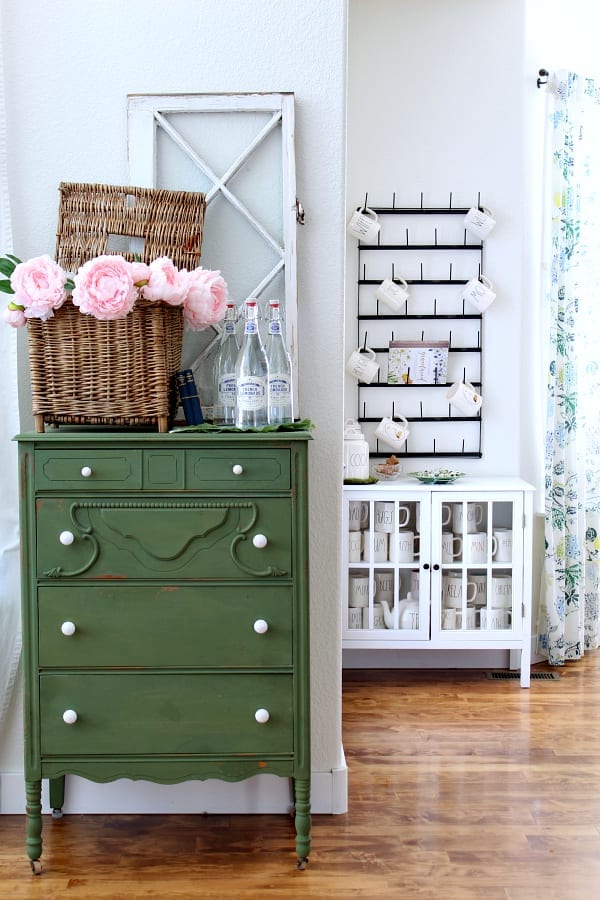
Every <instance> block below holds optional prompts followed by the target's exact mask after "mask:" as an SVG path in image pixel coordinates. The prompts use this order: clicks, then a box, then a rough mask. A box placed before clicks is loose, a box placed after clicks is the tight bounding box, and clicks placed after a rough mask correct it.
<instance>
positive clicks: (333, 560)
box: [0, 0, 346, 812]
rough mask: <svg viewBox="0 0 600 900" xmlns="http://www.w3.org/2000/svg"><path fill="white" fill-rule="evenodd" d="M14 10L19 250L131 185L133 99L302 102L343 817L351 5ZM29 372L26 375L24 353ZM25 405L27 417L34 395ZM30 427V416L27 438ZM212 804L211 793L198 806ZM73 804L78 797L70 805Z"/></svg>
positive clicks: (305, 311) (319, 466)
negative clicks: (212, 95) (68, 211)
mask: <svg viewBox="0 0 600 900" xmlns="http://www.w3.org/2000/svg"><path fill="white" fill-rule="evenodd" d="M2 3H3V21H4V26H5V28H4V34H3V36H2V39H3V41H4V51H5V70H6V80H7V82H8V85H9V91H8V96H7V119H8V121H7V126H8V136H9V160H8V163H9V176H10V186H11V203H12V210H13V224H14V247H15V253H17V255H19V256H21V257H27V256H32V255H37V254H39V253H42V252H49V253H51V254H52V253H53V252H54V234H55V227H56V212H57V204H58V193H57V187H58V184H59V182H60V181H61V180H66V181H91V182H106V183H113V184H124V183H126V182H127V152H126V117H125V114H126V97H127V94H128V93H168V92H173V93H182V92H194V91H196V92H199V93H203V92H211V91H212V92H217V93H223V92H239V91H293V92H294V93H295V95H296V141H297V143H296V153H297V178H298V196H299V197H300V199H301V201H302V203H303V205H304V207H305V210H306V221H307V224H306V226H305V228H304V229H302V230H300V231H299V234H298V271H299V278H298V281H299V339H300V407H301V410H300V411H301V413H302V415H305V416H308V417H310V418H311V419H313V421H314V422H315V424H316V430H315V441H314V442H313V444H312V445H311V448H310V453H311V501H310V504H311V518H310V527H311V588H312V600H311V603H312V627H311V635H312V664H311V675H312V696H313V703H312V709H313V716H312V719H313V769H314V771H315V773H316V775H317V778H316V792H317V793H318V792H319V790H320V788H321V787H322V789H323V790H322V791H321V795H320V797H318V798H317V799H318V803H317V806H318V807H321V809H322V811H326V812H328V811H336V807H337V809H338V810H339V808H340V806H343V803H344V798H343V796H342V797H341V798H340V797H337V796H333V795H334V794H335V785H336V784H337V783H338V781H337V780H336V778H335V777H333V778H332V776H331V772H332V770H338V769H340V768H341V769H342V775H341V781H340V782H339V783H341V784H343V766H344V763H343V754H342V748H341V689H340V678H341V651H340V623H339V608H340V600H339V584H340V572H339V562H338V557H339V545H340V535H339V530H338V523H339V520H340V506H341V504H340V486H339V485H340V477H339V476H340V467H339V461H340V459H341V430H340V428H339V427H336V426H335V423H337V420H338V418H339V415H340V411H339V402H338V398H339V397H340V396H341V392H342V380H341V375H340V374H339V373H341V371H342V356H343V348H342V330H341V328H340V323H341V321H342V319H343V286H344V275H343V252H344V250H343V247H344V244H343V241H344V130H345V121H344V102H345V98H344V91H345V72H344V68H345V53H346V33H345V28H346V24H345V2H344V0H330V2H328V3H326V4H323V3H322V2H321V0H303V2H302V3H291V2H286V3H281V2H277V0H253V2H251V3H250V2H246V0H228V2H227V3H223V2H220V0H171V2H170V3H165V2H164V0H128V2H123V0H100V2H97V3H81V2H80V0H53V2H52V3H49V2H47V0H2ZM224 274H225V275H226V273H224ZM21 364H22V367H23V372H24V373H25V372H26V359H25V354H24V353H22V357H21ZM23 383H24V384H25V383H26V379H25V378H23ZM22 401H23V404H24V408H25V409H28V408H29V407H28V398H27V397H26V396H25V397H24V398H22ZM332 422H333V423H334V427H332V426H331V423H332ZM30 427H31V420H30V418H29V416H28V415H26V416H25V417H24V429H27V428H30ZM19 702H20V701H19V698H18V697H16V698H15V702H14V704H13V709H12V711H11V717H10V719H9V723H8V726H7V728H6V730H5V733H4V734H3V735H2V736H0V772H2V773H4V775H3V778H2V782H1V784H0V787H1V788H2V795H0V804H2V806H1V808H2V809H3V810H4V811H15V810H12V809H11V810H9V809H8V806H9V803H8V800H7V791H8V787H7V785H8V784H9V781H10V779H9V777H8V775H9V773H11V772H12V773H14V774H15V775H17V776H18V779H17V780H19V781H20V774H19V773H20V770H21V769H22V761H21V760H22V749H21V724H20V712H19ZM260 777H262V776H260ZM12 783H15V784H16V780H14V779H13V782H12ZM265 784H266V782H265ZM159 788H160V786H157V785H145V786H144V787H143V789H142V790H141V791H140V789H139V787H136V788H135V789H134V787H133V786H132V787H131V793H129V794H127V793H125V794H124V793H123V788H120V789H119V792H118V797H116V798H115V799H114V801H110V802H114V803H115V804H118V803H120V802H121V801H122V798H123V797H125V801H124V802H125V805H126V808H127V802H128V801H127V798H128V797H129V798H131V799H130V805H129V808H130V809H131V810H134V809H138V808H144V809H158V808H165V807H164V804H165V803H171V801H169V800H164V801H163V799H162V798H163V797H164V796H165V792H164V791H163V790H159ZM273 790H275V789H273ZM327 791H330V795H327ZM174 793H175V794H177V792H171V794H170V796H173V795H174ZM263 793H264V792H263ZM109 794H110V785H109V786H105V787H102V788H100V787H98V789H97V792H96V794H87V795H86V798H87V799H85V800H84V801H82V804H83V808H84V810H85V809H87V810H88V811H94V810H95V809H101V808H105V807H103V806H102V803H103V799H102V798H103V797H106V796H108V795H109ZM342 794H343V792H342ZM225 795H226V800H224V801H223V803H226V806H227V807H228V808H233V809H234V810H236V809H237V810H243V809H246V808H248V805H250V807H251V808H253V809H258V808H270V804H271V801H272V796H275V795H274V794H273V795H272V796H271V795H269V796H267V797H265V798H263V797H262V795H261V789H260V788H256V787H253V788H252V789H251V793H250V795H248V792H247V790H246V789H245V788H242V787H241V786H239V785H237V786H233V787H232V786H229V787H228V788H227V790H225V789H224V788H222V789H221V791H220V794H219V797H217V799H213V798H212V797H211V798H210V799H208V800H206V805H205V806H204V808H216V806H218V803H219V802H220V798H222V797H225ZM3 796H4V800H3V799H2V798H3ZM112 796H113V797H115V795H114V794H113V795H112ZM177 796H178V797H179V798H180V801H179V800H178V801H176V802H178V803H179V802H180V808H187V806H186V805H185V804H186V802H187V801H186V797H185V796H184V795H183V794H182V793H181V792H180V793H179V794H178V795H177ZM194 796H195V795H194ZM281 796H282V797H283V799H281V800H280V798H279V797H280V795H277V797H276V799H275V801H274V803H275V805H276V806H277V805H280V806H283V807H284V806H285V805H286V804H287V802H288V794H287V785H285V786H284V791H283V794H282V795H281ZM263 799H264V803H263V802H262V801H263ZM78 802H79V801H78ZM195 802H196V801H195ZM203 802H204V801H203V800H202V799H200V800H198V801H197V805H196V806H195V808H199V807H198V804H202V803H203ZM68 803H69V800H67V804H68ZM76 807H77V804H76V803H75V801H74V800H73V801H72V807H71V808H76ZM20 808H21V807H19V809H20ZM169 808H171V809H172V808H173V807H172V805H171V806H170V807H169Z"/></svg>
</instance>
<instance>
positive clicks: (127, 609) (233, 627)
mask: <svg viewBox="0 0 600 900" xmlns="http://www.w3.org/2000/svg"><path fill="white" fill-rule="evenodd" d="M38 605H39V654H40V666H41V667H42V668H52V667H54V668H62V669H74V668H79V667H84V668H85V667H93V668H110V667H120V668H124V667H129V668H139V667H142V666H154V667H162V666H166V667H171V668H174V667H177V666H183V667H185V666H190V667H196V668H197V667H201V666H205V667H211V668H222V669H226V668H231V667H232V666H238V667H251V668H258V667H267V666H271V667H290V666H291V665H292V588H291V586H289V585H284V584H266V585H262V584H261V585H260V587H256V586H252V585H248V586H246V585H239V586H237V587H236V586H231V587H229V586H228V587H225V586H215V585H123V584H119V583H114V582H113V583H111V584H104V585H90V586H88V587H85V588H82V587H79V586H77V585H74V584H66V585H62V584H61V585H60V586H58V585H52V586H49V585H47V586H41V587H40V588H39V589H38ZM263 622H264V623H266V626H267V628H266V630H264V625H263V624H262V623H263ZM69 623H71V624H72V625H74V626H75V631H74V633H73V634H70V633H69V632H70V631H71V630H72V629H71V627H70V625H69ZM65 624H66V627H65V630H66V632H67V634H64V633H63V630H62V629H63V626H64V625H65Z"/></svg>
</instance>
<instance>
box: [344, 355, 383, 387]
mask: <svg viewBox="0 0 600 900" xmlns="http://www.w3.org/2000/svg"><path fill="white" fill-rule="evenodd" d="M346 371H347V372H348V373H349V374H350V375H354V377H355V378H358V380H359V381H362V382H363V383H364V384H371V382H373V381H375V379H376V378H377V373H378V372H379V363H378V362H377V357H376V356H375V353H374V351H373V350H371V349H370V347H365V348H364V349H362V348H360V347H357V349H356V350H353V351H352V353H351V354H350V356H349V357H348V362H347V363H346Z"/></svg>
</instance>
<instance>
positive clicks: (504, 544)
mask: <svg viewBox="0 0 600 900" xmlns="http://www.w3.org/2000/svg"><path fill="white" fill-rule="evenodd" d="M532 497H533V488H532V487H531V485H529V484H527V483H526V482H524V481H521V480H520V479H514V478H475V477H465V478H462V479H460V480H459V481H457V482H455V483H454V484H451V485H423V484H420V483H419V482H417V481H413V480H412V479H410V478H403V479H399V480H398V481H395V482H394V483H393V487H391V486H390V484H389V483H379V484H376V485H372V486H362V485H347V486H345V487H344V503H343V535H344V573H345V574H344V577H343V582H344V592H343V605H344V608H343V616H342V628H343V635H342V646H343V648H344V649H378V650H379V649H384V648H394V649H408V648H416V647H420V648H427V649H451V648H455V649H457V650H458V649H461V650H466V649H473V648H476V649H507V650H510V651H514V652H515V653H516V654H517V656H515V655H513V652H511V666H512V665H513V663H514V665H515V668H516V667H518V666H519V663H520V669H521V685H522V687H527V686H528V685H529V668H530V657H531V648H530V640H531V638H530V634H531V546H532Z"/></svg>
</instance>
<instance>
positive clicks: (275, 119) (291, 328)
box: [127, 93, 298, 409]
mask: <svg viewBox="0 0 600 900" xmlns="http://www.w3.org/2000/svg"><path fill="white" fill-rule="evenodd" d="M210 112H219V113H223V112H227V113H231V114H232V115H233V114H236V113H249V112H260V113H267V114H270V118H269V119H268V120H267V123H266V124H265V125H264V126H263V128H262V129H260V131H259V133H258V134H257V135H256V136H255V137H254V138H253V139H252V141H251V142H250V143H249V144H247V146H246V147H245V148H244V149H243V151H242V153H241V154H240V155H239V156H238V158H237V159H236V160H235V161H234V162H233V163H231V164H230V166H229V168H228V169H227V171H226V172H225V173H224V174H223V175H222V176H220V177H219V176H217V175H216V174H215V173H214V172H213V171H212V169H211V168H210V166H209V165H208V164H207V163H206V162H205V161H204V160H202V159H201V157H200V156H199V155H198V154H197V153H196V152H195V151H194V150H193V148H192V147H190V145H189V144H188V143H187V142H186V140H185V138H183V137H182V136H181V135H180V134H179V133H178V132H177V130H176V129H175V128H173V127H172V125H171V124H170V123H169V121H168V116H169V114H172V113H189V114H190V115H194V114H199V113H210ZM275 128H280V130H281V142H282V146H281V151H282V152H281V160H282V205H283V208H282V222H283V246H281V245H280V244H279V242H278V241H276V240H275V239H274V238H273V237H272V236H271V235H270V234H269V233H268V231H267V229H266V228H264V227H263V226H262V225H261V223H260V222H259V221H258V220H257V219H256V218H255V216H254V215H253V214H252V213H251V211H250V210H248V209H247V208H246V207H245V205H244V204H243V203H242V202H241V201H240V200H239V199H238V198H237V197H236V196H235V195H234V194H233V193H232V192H231V191H230V190H229V188H228V186H227V182H228V181H229V180H230V179H231V178H232V177H233V176H234V175H235V173H236V172H238V171H239V169H240V168H241V167H242V166H243V165H244V163H245V162H246V160H247V159H248V158H249V157H250V156H251V154H252V153H253V151H254V150H255V149H256V148H257V147H258V146H259V145H260V144H261V142H262V141H263V139H264V138H266V137H267V136H268V135H269V134H271V133H272V131H273V130H274V129H275ZM159 129H162V131H164V132H165V133H166V134H167V135H168V136H169V137H170V138H171V139H172V140H173V141H174V142H175V143H176V144H177V146H178V147H179V149H180V150H181V151H182V152H183V153H184V154H186V156H187V157H188V158H189V159H190V160H191V162H192V163H193V164H195V165H196V166H197V167H198V168H199V169H200V170H201V171H202V173H203V175H204V176H206V177H207V178H208V179H209V180H210V181H211V182H212V185H213V186H212V187H211V188H210V189H209V190H208V191H207V192H206V201H207V208H208V207H209V206H210V203H211V202H212V201H213V200H214V199H215V197H217V196H219V195H221V196H223V197H225V199H226V200H227V201H228V202H230V203H231V204H232V205H233V206H234V207H235V208H236V209H237V210H238V212H239V213H240V214H241V215H243V216H244V218H245V219H246V220H247V221H248V223H249V224H250V225H251V226H252V227H253V228H254V229H255V230H256V232H257V233H258V234H260V235H261V237H262V238H263V239H264V240H265V241H266V242H267V243H268V245H269V246H270V247H271V248H272V249H273V250H274V251H275V253H276V256H277V257H278V258H277V262H276V264H275V266H273V268H272V269H271V270H270V271H269V272H267V273H266V274H265V276H264V278H263V279H262V280H261V281H260V283H259V284H257V285H256V286H255V289H254V291H253V292H252V293H253V294H254V295H255V296H257V297H260V294H261V293H262V292H263V291H264V290H266V289H267V288H268V286H269V284H270V282H271V281H272V279H273V278H274V277H275V276H276V275H277V274H278V273H279V272H280V271H281V270H282V269H283V277H284V289H285V298H283V299H284V306H285V325H286V340H287V346H288V350H289V352H290V355H291V357H292V365H293V376H294V377H293V380H294V393H295V394H296V397H295V408H296V409H298V405H297V390H298V388H297V385H298V377H297V374H298V371H297V370H298V363H297V355H298V354H297V265H296V260H297V255H296V222H297V201H296V163H295V153H294V95H293V93H252V94H130V95H129V96H128V98H127V141H128V160H129V183H130V184H133V185H137V186H139V187H157V186H158V185H157V170H158V165H157V152H158V141H157V134H158V132H159ZM163 186H164V187H169V185H163ZM236 250H237V251H239V248H236ZM237 255H238V256H239V252H237ZM224 274H225V275H226V273H224ZM215 330H216V331H217V335H216V336H215V338H214V340H213V341H212V342H211V343H210V344H209V345H208V346H207V347H205V349H204V350H203V353H202V356H203V357H206V356H207V355H208V354H209V353H210V352H211V351H212V349H213V348H214V345H215V343H216V341H217V340H218V335H219V334H220V329H215Z"/></svg>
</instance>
